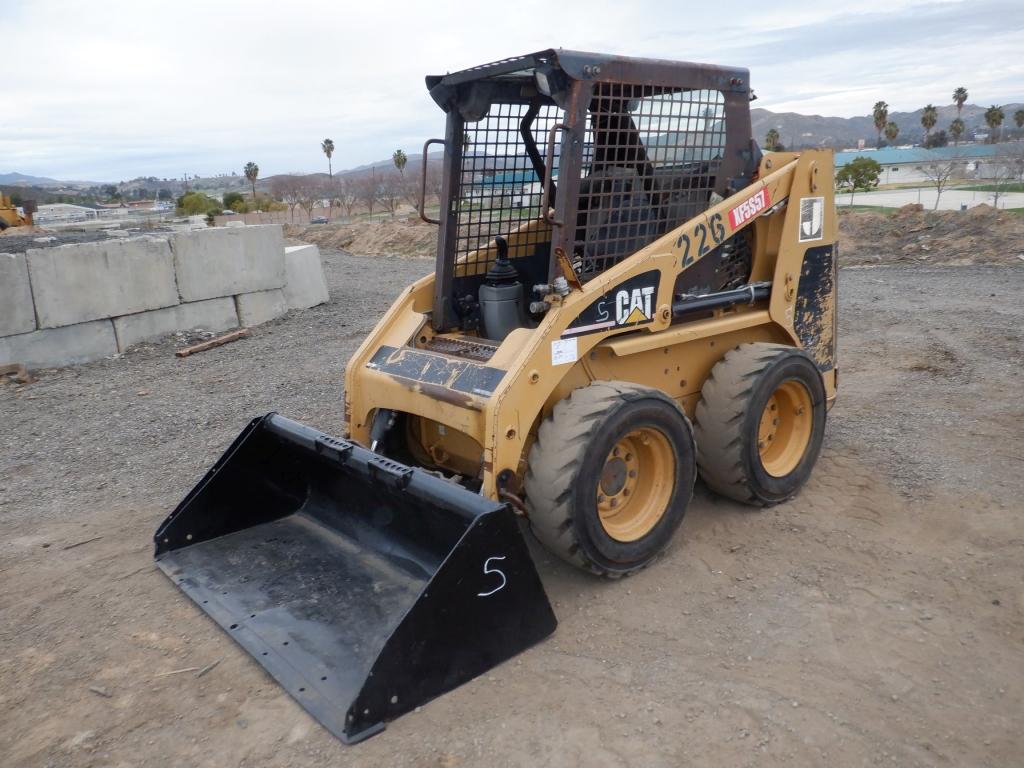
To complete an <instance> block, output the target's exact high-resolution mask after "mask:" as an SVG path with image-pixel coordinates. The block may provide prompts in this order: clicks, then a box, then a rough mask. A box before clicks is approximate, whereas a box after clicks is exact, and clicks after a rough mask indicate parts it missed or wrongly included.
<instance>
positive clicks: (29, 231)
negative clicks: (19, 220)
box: [0, 225, 50, 237]
mask: <svg viewBox="0 0 1024 768" xmlns="http://www.w3.org/2000/svg"><path fill="white" fill-rule="evenodd" d="M49 231H50V230H48V229H43V228H42V227H37V226H35V225H31V226H27V227H8V228H7V229H0V237H14V236H15V235H44V234H46V233H47V232H49Z"/></svg>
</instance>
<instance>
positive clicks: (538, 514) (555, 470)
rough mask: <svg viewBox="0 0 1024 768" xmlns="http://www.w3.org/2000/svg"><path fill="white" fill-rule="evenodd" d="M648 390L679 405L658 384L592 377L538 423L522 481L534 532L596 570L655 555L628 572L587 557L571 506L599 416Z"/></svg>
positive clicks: (585, 567)
mask: <svg viewBox="0 0 1024 768" xmlns="http://www.w3.org/2000/svg"><path fill="white" fill-rule="evenodd" d="M652 396H654V397H660V398H663V399H665V400H666V401H668V402H670V403H672V405H673V406H674V407H676V408H678V404H676V402H675V401H674V400H672V399H671V398H670V397H669V396H668V395H666V394H665V393H663V392H661V391H660V390H656V389H652V388H650V387H644V386H641V385H639V384H633V383H630V382H626V381H595V382H593V383H591V384H590V385H589V386H586V387H582V388H580V389H576V390H574V391H573V392H572V393H571V394H570V395H569V397H567V398H565V399H564V400H561V401H559V402H558V403H557V404H556V405H555V407H554V410H553V412H552V414H551V416H550V417H549V418H547V419H545V420H544V421H543V422H542V423H541V425H540V429H538V431H537V440H536V441H535V442H534V444H533V446H532V447H531V448H530V454H529V457H528V460H527V471H526V477H525V480H524V485H525V488H526V499H527V508H528V510H529V519H530V527H531V529H532V530H533V533H534V535H535V536H536V537H537V539H538V540H539V541H540V542H541V544H543V545H544V546H545V547H546V548H547V549H548V550H549V551H551V552H553V553H554V554H556V555H558V556H559V557H560V558H562V559H563V560H565V561H566V562H568V563H570V564H572V565H575V566H576V567H578V568H581V569H583V570H585V571H589V572H591V573H594V574H596V575H598V576H605V577H609V578H617V577H619V576H622V575H630V574H632V573H635V572H636V570H642V568H645V567H647V566H648V565H650V563H651V562H653V560H654V559H657V558H653V559H652V560H651V561H648V562H647V563H645V564H644V565H643V566H641V567H640V568H637V569H636V570H634V571H629V572H627V573H619V572H614V571H609V570H607V569H605V568H602V567H600V566H599V565H597V564H595V563H593V562H591V561H590V560H589V559H588V558H587V557H586V556H585V555H584V554H583V552H582V550H581V549H580V547H579V544H578V543H577V541H576V537H575V532H574V530H573V525H572V517H571V509H570V496H571V491H572V483H573V482H574V481H575V478H576V474H577V470H578V468H579V466H580V463H581V462H582V460H583V454H584V451H585V449H586V447H587V445H588V443H589V442H590V440H591V438H592V437H593V435H594V433H595V432H596V430H597V428H598V427H599V426H600V424H601V417H602V416H604V415H605V414H606V413H607V412H608V411H609V409H611V408H613V407H614V406H615V405H616V404H617V403H619V402H621V401H622V400H623V399H626V400H629V399H633V398H637V397H652ZM680 413H681V414H682V411H681V409H680ZM683 418H684V419H685V418H686V417H685V415H683ZM687 423H689V422H688V421H687Z"/></svg>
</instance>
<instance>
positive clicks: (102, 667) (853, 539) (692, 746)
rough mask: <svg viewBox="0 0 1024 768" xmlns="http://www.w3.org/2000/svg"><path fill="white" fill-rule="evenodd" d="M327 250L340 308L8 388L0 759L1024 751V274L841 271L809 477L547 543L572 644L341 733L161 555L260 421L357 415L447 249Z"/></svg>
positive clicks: (535, 760)
mask: <svg viewBox="0 0 1024 768" xmlns="http://www.w3.org/2000/svg"><path fill="white" fill-rule="evenodd" d="M325 267H326V271H327V277H328V282H329V284H330V288H331V295H332V300H331V302H330V303H329V304H327V305H324V306H321V307H317V308H314V309H311V310H307V311H304V312H300V313H291V314H289V315H288V316H286V317H284V318H282V319H280V320H277V321H274V322H272V323H268V324H266V325H263V326H260V327H258V328H256V329H254V332H253V335H252V337H251V338H248V339H244V340H241V341H238V342H235V343H233V344H230V345H227V346H224V347H221V348H218V349H215V350H211V351H209V352H205V353H202V354H199V355H195V356H193V357H189V358H185V359H177V358H175V357H174V356H173V349H174V346H173V344H172V343H171V342H165V343H161V344H155V345H147V346H143V347H140V348H138V349H136V350H133V351H131V352H129V353H128V354H126V355H124V356H122V357H119V358H117V359H110V360H104V361H100V362H97V363H93V364H89V365H84V366H80V367H76V368H67V369H62V370H56V371H44V372H41V373H40V379H39V381H37V382H36V383H34V384H31V385H29V386H27V387H19V386H16V385H15V384H13V383H4V384H0V423H2V424H3V426H4V448H3V452H2V454H0V713H2V714H0V756H2V757H3V759H2V760H0V764H3V765H4V766H8V765H10V766H47V765H52V766H62V767H63V766H72V767H76V766H139V765H153V766H179V765H180V766H217V767H218V768H220V767H221V766H235V765H239V766H242V765H244V766H288V765H297V766H303V768H307V767H310V766H328V765H331V766H335V765H362V766H377V765H396V766H397V765H410V766H445V767H447V768H451V767H452V766H468V765H487V766H489V767H491V766H504V765H522V766H533V765H565V766H572V765H588V766H606V765H607V766H619V765H625V764H629V765H638V766H666V767H667V766H678V765H681V764H690V763H695V764H701V765H730V766H732V765H735V766H743V765H758V766H761V765H785V766H793V765H821V764H823V763H833V764H837V765H899V766H918V765H920V766H932V765H935V766H944V765H971V766H1006V765H1011V764H1018V763H1019V760H1020V756H1021V754H1024V737H1022V735H1021V733H1022V732H1021V728H1020V715H1019V713H1020V712H1021V711H1024V648H1022V642H1024V591H1022V588H1021V584H1022V583H1024V580H1022V576H1024V574H1022V566H1021V563H1022V562H1024V560H1022V554H1024V536H1022V533H1021V528H1020V514H1021V511H1022V508H1024V507H1022V503H1021V493H1022V490H1024V481H1022V479H1021V469H1022V467H1021V463H1022V462H1021V456H1022V455H1024V429H1022V424H1024V419H1022V415H1024V406H1022V405H1021V401H1020V397H1019V393H1020V381H1019V372H1020V367H1021V363H1022V344H1021V328H1022V322H1024V304H1022V303H1021V302H1020V301H1019V298H1018V297H1019V296H1021V295H1022V291H1024V269H1021V268H1019V267H958V268H922V267H877V268H864V269H844V270H843V271H842V273H841V280H840V290H841V299H840V313H841V315H840V316H841V320H840V329H841V335H840V351H839V360H840V370H841V375H840V397H839V401H838V403H837V405H836V407H835V408H834V409H833V411H832V412H831V414H830V423H829V429H828V433H827V435H826V443H825V448H824V451H823V454H822V458H821V460H820V462H819V465H818V467H817V469H816V471H815V474H814V476H813V478H812V480H811V482H810V483H809V485H808V487H807V488H806V489H805V490H804V492H803V493H801V495H800V496H799V497H798V498H797V499H795V500H794V501H792V502H790V503H788V504H785V505H781V506H779V507H775V508H772V509H770V510H766V511H762V512H756V511H751V510H749V509H747V508H744V507H740V506H738V505H735V504H732V503H731V502H726V501H723V500H720V499H717V498H713V497H711V496H710V495H709V494H707V493H706V492H705V491H704V490H703V489H702V488H701V487H700V486H698V491H697V495H696V497H695V499H694V502H693V504H692V505H691V508H690V510H689V512H688V514H687V519H686V521H684V524H683V527H682V529H681V531H680V533H679V535H678V536H677V537H676V540H675V541H674V543H673V545H672V547H671V548H670V549H669V551H668V552H667V553H666V556H665V557H664V558H663V559H662V560H661V561H659V562H658V563H657V564H656V565H655V566H654V567H652V568H650V569H648V570H646V571H644V572H643V573H641V574H638V575H637V576H635V577H633V578H632V579H629V580H628V581H625V582H618V583H606V582H601V581H597V580H594V579H591V578H589V577H587V576H585V575H583V574H581V573H577V572H576V571H574V570H573V569H571V568H569V567H568V566H564V565H562V564H561V563H560V562H556V561H554V560H553V559H552V558H550V557H548V556H547V555H546V554H545V553H544V552H542V551H541V550H540V549H538V548H537V547H532V548H533V551H534V554H535V558H536V560H537V562H538V566H539V568H540V572H541V576H542V578H543V580H544V582H545V586H546V588H547V590H548V592H549V594H550V596H551V598H552V601H553V604H554V606H555V611H556V613H557V614H558V617H559V620H560V627H559V629H558V631H557V632H556V634H555V635H554V637H553V638H551V639H550V640H549V641H547V642H545V643H543V644H541V645H540V646H538V647H537V648H535V649H532V650H531V651H528V652H527V653H525V654H523V655H522V656H520V657H518V658H517V659H516V660H514V661H512V662H510V663H508V664H505V665H502V666H501V667H499V668H497V669H495V670H494V671H493V672H492V673H490V674H488V675H486V676H484V677H482V678H479V679H477V680H475V681H473V682H471V683H469V684H467V685H465V686H463V687H462V688H460V689H458V690H457V691H454V692H452V693H451V694H448V695H446V696H444V697H442V698H440V699H438V700H436V701H434V702H432V703H430V704H429V705H427V706H425V707H423V709H422V711H421V712H418V713H415V714H411V715H409V716H406V717H404V718H401V719H400V720H398V721H396V722H395V723H393V724H392V725H391V726H389V728H388V730H387V731H386V732H385V733H384V734H382V735H381V736H378V737H375V738H373V739H371V740H370V741H368V742H366V743H365V744H363V745H360V746H358V747H354V748H345V747H343V746H342V745H341V744H340V743H339V742H337V741H336V740H335V739H334V738H333V737H331V736H330V735H329V734H327V733H326V732H325V731H323V730H322V729H321V728H320V727H319V726H318V725H317V724H316V723H315V722H314V721H313V720H311V719H310V718H309V717H308V716H307V715H305V713H304V712H303V711H302V710H301V709H300V708H299V707H298V706H297V705H296V704H295V703H294V702H292V700H291V699H290V698H289V697H288V696H287V695H286V694H285V693H283V692H282V690H281V689H280V688H279V687H278V686H276V684H274V683H273V681H272V680H271V679H270V678H269V677H268V676H267V675H266V674H265V673H264V672H263V671H262V669H261V668H260V667H259V666H258V665H257V664H255V663H254V662H253V661H251V660H250V659H249V658H248V656H246V654H245V653H244V652H242V651H241V650H240V649H238V648H237V647H236V646H235V645H234V644H233V643H231V642H230V640H229V639H228V638H227V637H226V636H225V635H224V634H223V633H222V632H221V631H220V630H219V629H218V628H217V627H216V626H214V625H213V624H212V622H210V621H208V620H207V619H206V618H205V617H204V615H203V614H202V613H201V612H199V611H198V610H197V609H196V608H195V607H194V606H193V605H192V604H191V602H190V601H189V600H187V599H186V598H185V597H184V596H183V595H181V594H180V593H178V592H177V590H176V589H175V588H174V587H173V585H171V583H170V582H169V581H168V580H167V579H166V578H165V577H164V576H163V575H162V574H160V573H159V572H158V571H157V570H156V569H155V568H154V566H153V565H152V561H151V547H150V538H151V536H152V532H153V531H154V530H155V528H156V526H157V524H158V523H159V522H160V520H162V519H163V517H164V516H165V515H166V514H167V512H168V511H169V510H170V509H171V508H172V507H173V506H174V505H175V504H176V503H177V502H178V501H179V500H180V499H181V497H182V496H183V495H184V494H185V493H186V492H187V491H188V490H189V488H190V487H191V485H192V484H193V483H194V482H195V481H196V480H197V479H198V478H199V477H200V476H201V475H202V474H203V473H204V472H205V470H206V469H207V468H208V467H209V466H210V464H212V463H213V461H214V460H215V459H216V458H217V457H218V455H219V453H220V451H221V450H223V448H224V447H225V446H226V445H227V443H228V442H230V440H231V439H232V438H233V437H234V436H235V435H236V434H237V433H238V431H239V430H240V428H241V427H242V426H243V425H244V424H245V423H246V422H247V421H248V420H249V419H250V418H251V417H253V416H254V415H258V414H262V413H265V412H267V411H270V410H278V411H280V412H282V413H283V414H285V415H288V416H291V417H293V418H296V419H298V420H300V421H303V422H306V423H309V424H311V425H314V426H317V427H319V428H321V429H323V430H324V431H327V432H337V431H338V430H340V427H341V420H342V414H341V381H342V369H343V365H344V362H345V360H346V359H347V358H348V356H349V355H350V354H351V353H352V351H353V350H354V349H355V346H356V345H357V344H358V342H359V340H361V339H362V337H363V336H364V335H365V334H366V333H367V331H369V329H370V328H371V327H372V325H373V324H374V322H375V321H376V318H377V317H378V316H379V315H380V313H381V312H382V311H383V310H384V309H385V308H386V307H387V306H388V304H389V303H390V301H391V300H392V299H393V298H394V297H395V296H396V295H397V293H398V292H399V290H400V289H401V288H402V287H403V286H404V285H406V284H407V283H409V282H411V281H412V280H413V279H415V278H416V277H419V276H421V275H423V274H425V273H427V272H429V271H430V269H431V268H432V263H431V262H430V261H425V260H406V259H382V258H372V259H369V258H359V257H355V256H351V255H348V254H345V253H338V252H329V253H325ZM213 662H219V663H218V665H217V667H216V668H215V669H214V670H212V671H211V672H210V673H209V674H206V675H205V676H203V677H202V678H201V679H197V678H196V677H195V676H194V674H174V675H167V674H166V673H168V672H175V671H177V670H182V669H188V668H190V667H197V668H201V667H205V666H206V665H208V664H210V663H213Z"/></svg>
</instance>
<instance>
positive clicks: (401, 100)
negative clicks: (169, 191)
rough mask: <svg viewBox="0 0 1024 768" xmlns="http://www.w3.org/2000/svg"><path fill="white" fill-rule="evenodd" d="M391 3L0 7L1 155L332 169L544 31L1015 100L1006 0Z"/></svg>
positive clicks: (766, 74)
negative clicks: (449, 82)
mask: <svg viewBox="0 0 1024 768" xmlns="http://www.w3.org/2000/svg"><path fill="white" fill-rule="evenodd" d="M690 5H691V4H683V3H679V2H677V1H672V2H669V1H668V0H638V1H637V2H631V3H622V2H614V3H613V2H610V0H590V1H589V2H582V0H579V1H573V2H568V1H566V2H561V3H552V2H550V0H547V2H541V1H540V0H521V1H517V2H516V3H510V4H503V5H500V6H497V5H494V6H492V5H491V4H486V3H476V4H466V3H465V2H448V0H442V1H441V2H435V3H430V4H426V3H414V2H396V3H391V4H388V5H386V6H385V5H383V4H374V3H363V4H354V3H353V4H349V3H337V2H335V1H333V0H330V1H329V0H295V1H293V2H290V3H288V4H287V6H282V5H281V4H263V3H252V2H244V3H243V2H235V1H233V0H221V1H220V2H217V3H209V2H200V1H199V0H183V2H179V3H177V4H176V5H175V6H174V7H173V8H172V7H169V6H166V5H155V4H152V3H140V2H128V1H127V0H118V1H117V2H103V3H81V2H70V1H58V0H39V1H38V2H33V3H17V4H12V8H11V9H8V10H5V18H4V21H5V33H4V37H3V40H4V43H3V44H4V54H5V55H4V61H5V63H6V66H7V68H8V75H10V73H11V70H12V67H11V62H17V66H15V67H14V68H13V70H14V73H15V76H7V77H5V78H4V86H3V93H2V104H3V108H2V109H0V171H13V170H18V171H21V172H24V173H34V174H39V175H48V176H56V177H60V178H90V179H97V180H115V181H116V180H119V179H126V178H130V177H133V176H136V175H155V176H159V177H165V176H178V177H180V176H181V174H182V173H186V172H187V173H190V174H191V173H200V174H211V173H223V172H230V171H232V170H236V171H240V169H241V167H242V166H243V165H244V164H245V162H246V161H247V160H255V161H256V162H258V163H259V164H260V168H261V170H262V172H263V174H264V175H270V174H273V173H279V172H287V171H314V170H323V169H324V167H325V160H324V158H323V155H322V154H321V152H320V149H319V144H320V141H321V140H322V139H323V138H324V137H326V136H330V137H331V138H332V139H334V141H335V144H336V145H337V147H338V149H337V152H336V155H335V162H334V165H335V167H336V168H344V167H351V166H355V165H359V164H362V163H366V162H369V161H371V160H376V159H381V158H384V157H387V156H389V155H390V154H391V152H392V151H393V150H394V149H395V148H396V147H401V148H403V149H404V150H405V151H406V152H407V153H415V152H418V151H419V147H420V146H421V145H422V141H423V140H424V139H426V138H427V137H429V136H437V135H439V134H442V133H443V129H444V117H443V115H442V113H441V112H440V111H439V110H438V109H437V107H436V105H434V103H433V102H432V101H431V100H430V98H429V96H428V95H427V92H426V88H425V86H424V81H423V77H424V75H427V74H439V73H444V72H445V71H450V70H456V69H461V68H464V67H467V66H472V65H475V64H479V63H483V62H486V61H490V60H494V59H496V58H500V57H502V56H505V55H515V54H518V53H525V52H527V51H533V50H541V49H544V48H548V47H551V46H552V45H561V46H564V47H566V48H579V49H583V50H598V51H607V52H609V53H620V54H625V55H642V56H650V57H657V58H670V59H683V60H690V61H708V62H712V63H721V64H731V65H739V66H746V67H749V68H750V69H751V70H752V82H753V83H754V87H755V90H756V91H757V93H758V95H759V96H760V100H759V101H758V102H757V106H764V107H766V108H769V109H776V110H779V111H799V112H804V113H814V112H817V113H823V114H836V115H844V116H849V115H852V114H864V113H866V112H867V111H868V110H869V109H870V105H871V104H873V103H874V102H875V101H877V100H878V99H885V100H886V101H888V102H889V104H890V105H892V107H893V109H894V110H904V109H905V110H910V109H914V108H916V107H918V106H921V105H922V104H924V103H925V102H927V101H932V102H935V103H937V104H938V103H948V101H949V95H950V94H951V93H952V90H953V88H954V87H956V86H957V85H966V86H967V87H968V89H969V90H970V91H971V101H972V102H977V103H986V104H987V103H994V102H1005V101H1007V100H1011V99H1012V100H1021V96H1022V94H1021V93H1020V83H1021V82H1024V65H1022V64H1021V63H1019V62H1020V57H1019V50H1018V49H1019V36H1020V33H1019V30H1020V29H1021V28H1024V7H1022V6H1021V5H1020V3H1017V2H1003V1H1001V0H979V1H978V2H930V3H919V2H908V1H907V0H888V1H886V2H882V1H881V0H863V2H860V3H859V4H858V13H857V14H852V13H848V12H845V11H843V10H841V9H840V10H835V9H833V8H832V7H831V6H830V5H829V4H820V7H814V8H809V7H807V4H806V2H799V3H798V2H795V1H793V0H779V1H778V2H774V3H772V4H771V6H770V8H771V11H770V13H768V12H766V10H765V8H766V6H765V5H764V4H763V3H753V2H746V1H744V2H734V3H732V4H730V5H729V6H728V7H722V6H720V5H719V6H716V5H713V4H694V5H693V6H692V7H689V6H690Z"/></svg>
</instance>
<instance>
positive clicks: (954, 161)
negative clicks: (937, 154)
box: [919, 157, 963, 211]
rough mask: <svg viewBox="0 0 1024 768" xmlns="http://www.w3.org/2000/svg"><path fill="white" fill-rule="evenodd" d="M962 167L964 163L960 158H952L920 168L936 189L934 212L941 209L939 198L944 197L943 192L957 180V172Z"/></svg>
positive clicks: (936, 161) (926, 164)
mask: <svg viewBox="0 0 1024 768" xmlns="http://www.w3.org/2000/svg"><path fill="white" fill-rule="evenodd" d="M962 165H963V161H962V160H961V159H960V158H959V157H951V158H949V159H946V160H935V161H933V162H930V163H925V164H924V165H922V166H919V169H920V171H921V173H923V174H924V175H925V178H927V179H928V181H930V182H931V183H932V185H933V186H934V187H935V193H936V194H935V207H934V208H932V210H933V211H937V210H938V209H939V198H941V197H942V192H943V191H944V190H945V189H946V188H947V187H948V186H949V183H950V182H951V181H952V180H953V179H954V178H955V174H956V172H957V171H958V170H959V169H960V168H961V166H962Z"/></svg>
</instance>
